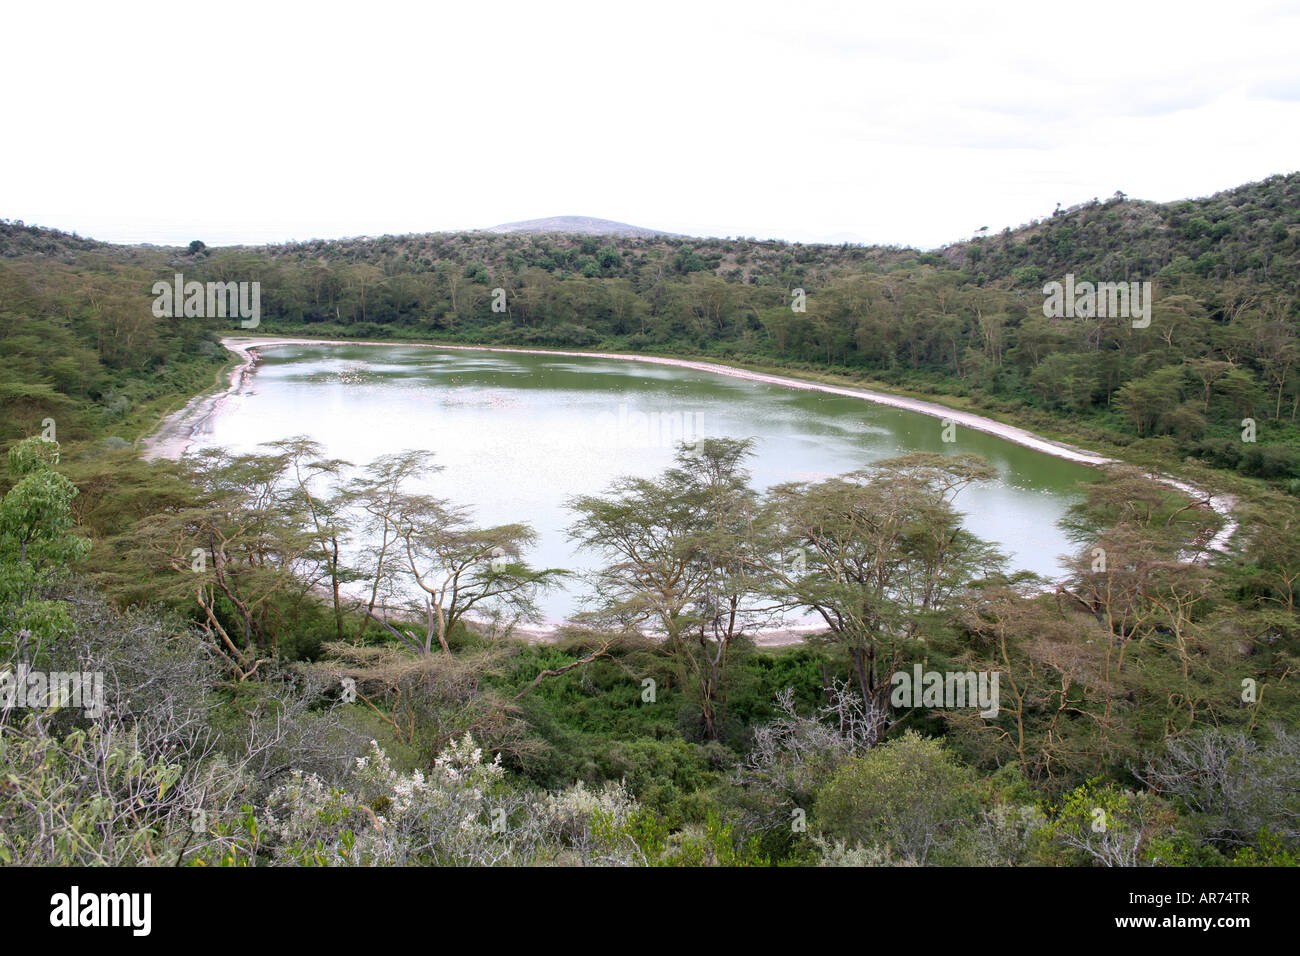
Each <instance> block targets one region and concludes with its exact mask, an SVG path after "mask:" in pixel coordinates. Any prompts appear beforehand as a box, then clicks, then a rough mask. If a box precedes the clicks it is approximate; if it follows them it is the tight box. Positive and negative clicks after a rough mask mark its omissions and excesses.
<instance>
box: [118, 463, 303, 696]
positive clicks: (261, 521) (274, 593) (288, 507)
mask: <svg viewBox="0 0 1300 956" xmlns="http://www.w3.org/2000/svg"><path fill="white" fill-rule="evenodd" d="M289 464H290V458H289V456H288V455H285V454H277V455H258V454H245V455H230V454H229V453H227V452H226V451H224V450H222V449H208V450H205V451H204V452H202V453H201V454H200V455H199V456H197V457H196V459H195V460H194V461H193V474H194V479H195V482H196V484H197V486H198V489H199V500H198V502H197V503H196V504H194V505H193V506H191V507H186V508H181V509H178V510H176V511H171V512H164V513H161V514H158V515H154V516H152V517H150V518H148V519H146V520H145V521H143V522H141V523H140V524H139V525H137V526H136V527H135V528H134V529H132V532H131V536H130V538H131V543H132V548H133V555H134V558H135V559H136V560H138V561H140V562H142V563H143V564H144V565H145V567H146V568H148V569H150V570H152V571H154V572H157V571H159V570H162V569H166V570H167V571H168V572H170V573H167V574H162V575H159V576H158V578H157V582H158V583H157V587H156V590H157V591H158V593H159V594H161V595H164V596H171V597H175V598H184V597H188V596H190V595H192V596H193V599H194V600H195V602H196V603H197V604H198V607H199V612H200V619H199V626H200V627H201V628H202V629H203V630H204V632H205V633H207V634H208V635H209V636H210V637H211V638H212V639H213V642H214V645H215V647H216V649H217V651H218V653H220V654H221V656H222V657H223V659H224V660H225V662H226V663H227V665H228V666H229V667H230V669H231V670H232V672H233V673H234V675H235V676H236V678H237V679H238V680H240V681H243V680H246V679H248V678H249V677H251V676H253V674H254V673H255V672H256V671H257V670H258V668H259V666H260V665H261V664H262V663H264V662H266V661H269V660H271V659H273V658H274V657H275V655H276V653H277V646H278V642H279V637H280V633H281V630H282V629H281V627H280V622H279V621H278V620H277V619H276V614H277V611H278V607H277V603H278V602H279V601H281V600H282V599H289V600H294V599H301V598H302V597H303V596H305V595H306V594H307V593H308V592H309V591H310V589H311V587H312V583H311V581H310V580H309V579H308V578H307V577H306V576H304V575H301V574H300V573H299V572H300V571H301V570H302V567H303V563H304V562H305V561H306V560H307V556H308V555H309V554H310V552H311V550H312V548H313V544H314V540H315V535H314V532H313V531H311V530H310V525H309V518H308V517H307V515H306V513H305V512H304V510H303V507H302V499H301V496H300V495H298V494H297V493H296V492H295V491H294V490H293V489H292V487H291V484H290V483H289V482H288V481H287V480H286V475H287V471H288V469H289Z"/></svg>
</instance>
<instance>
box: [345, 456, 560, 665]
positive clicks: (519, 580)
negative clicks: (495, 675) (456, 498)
mask: <svg viewBox="0 0 1300 956" xmlns="http://www.w3.org/2000/svg"><path fill="white" fill-rule="evenodd" d="M415 460H417V459H414V458H409V459H401V458H398V459H394V460H391V461H389V462H387V463H386V464H383V465H381V467H380V474H381V475H382V476H386V477H383V479H382V480H381V481H380V482H379V483H378V485H377V486H376V488H375V489H374V493H373V494H371V495H370V496H369V497H368V498H367V499H366V502H365V504H364V505H363V507H364V508H365V509H366V510H367V512H368V513H370V514H371V515H372V517H373V519H374V521H375V522H376V523H378V525H380V526H381V527H383V528H385V529H387V531H388V532H390V533H391V539H386V540H385V542H383V543H381V545H379V547H380V548H381V549H382V551H381V552H380V556H379V557H378V559H377V561H376V563H375V565H373V566H372V573H373V574H374V579H373V582H374V583H373V584H372V588H371V594H372V603H371V604H370V605H369V606H368V607H367V611H366V613H367V614H368V616H369V617H370V618H371V619H372V620H374V621H376V622H377V623H378V624H380V625H381V626H382V627H383V628H384V629H385V630H386V631H388V633H389V634H391V635H393V636H394V637H396V638H398V639H399V640H401V641H402V642H403V643H405V644H407V645H408V646H410V647H411V648H413V649H414V650H416V651H417V652H419V653H420V654H430V653H432V651H433V644H434V641H435V640H436V641H437V643H438V646H439V647H440V648H442V651H443V653H444V654H450V653H451V647H450V645H449V644H448V641H447V638H448V635H449V634H450V633H451V632H452V631H453V630H454V629H455V628H456V626H457V625H458V624H460V623H461V622H462V621H464V620H466V618H467V616H471V617H472V616H474V615H475V614H477V613H485V614H490V615H491V616H492V617H493V619H494V620H498V621H499V620H500V619H502V618H504V620H505V628H506V629H507V630H509V629H510V628H512V627H513V626H514V625H515V624H517V623H518V622H519V621H522V620H531V619H534V618H536V616H537V604H536V598H537V594H538V592H539V591H540V590H542V589H544V588H547V587H550V586H552V585H553V584H554V583H555V582H556V580H557V579H558V578H559V577H560V575H561V574H563V572H561V571H559V570H557V569H543V570H535V569H533V568H530V567H529V566H528V564H527V563H526V562H525V561H524V560H523V558H522V555H523V553H524V552H525V551H527V550H528V549H529V548H531V547H532V546H533V545H534V543H535V542H536V540H537V534H536V532H534V531H533V529H532V528H530V527H529V526H528V525H525V524H505V525H497V526H495V527H491V528H480V527H478V526H476V525H474V524H473V523H472V521H471V520H470V512H469V509H467V508H464V507H460V506H456V505H453V504H451V502H449V501H447V500H446V499H445V498H437V497H434V496H432V495H420V494H410V493H406V492H402V491H399V490H397V486H396V485H395V484H394V482H397V481H400V479H401V476H402V475H403V474H406V473H408V471H407V466H408V465H409V464H410V462H412V461H415ZM384 555H386V557H384ZM381 593H385V594H390V595H392V596H393V598H394V599H395V600H396V601H397V602H398V604H399V606H401V607H402V608H403V609H404V610H405V611H407V612H409V613H412V614H415V615H418V616H421V617H423V618H424V635H423V636H422V637H417V636H416V635H415V634H413V633H412V632H411V631H409V630H401V629H399V628H397V627H395V626H394V625H393V624H392V623H391V622H390V621H389V620H388V618H387V616H381V615H380V614H378V613H376V611H377V610H379V608H378V606H377V603H375V602H377V595H379V594H381Z"/></svg>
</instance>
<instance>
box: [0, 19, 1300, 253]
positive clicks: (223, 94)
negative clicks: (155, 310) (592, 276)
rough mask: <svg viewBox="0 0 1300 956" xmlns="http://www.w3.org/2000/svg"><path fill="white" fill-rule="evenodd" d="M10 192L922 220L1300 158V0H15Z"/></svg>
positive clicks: (201, 231)
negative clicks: (450, 0)
mask: <svg viewBox="0 0 1300 956" xmlns="http://www.w3.org/2000/svg"><path fill="white" fill-rule="evenodd" d="M3 22H4V28H3V36H4V52H3V57H4V60H5V70H4V73H5V84H4V92H3V94H2V95H3V103H4V111H3V122H4V127H3V128H4V132H5V135H4V141H3V144H2V146H0V218H9V219H21V220H24V221H26V222H28V223H39V224H41V225H47V226H56V227H58V228H61V229H67V230H75V231H77V232H79V233H80V234H82V235H88V236H93V237H95V238H98V239H105V240H112V241H118V242H156V243H183V242H188V241H189V240H190V239H194V238H199V239H203V240H204V241H206V242H207V243H208V244H209V245H218V244H226V243H232V242H267V241H280V240H288V239H310V238H335V237H340V236H355V235H381V234H384V233H407V232H429V231H437V230H457V229H473V228H482V227H487V226H491V225H494V224H497V223H501V222H507V221H512V220H520V219H532V218H540V217H544V216H556V215H585V216H598V217H601V218H606V219H616V220H620V221H623V222H630V223H634V224H636V225H642V226H650V227H653V228H657V229H664V230H668V231H672V232H684V233H690V234H697V235H717V236H737V235H744V236H756V237H758V238H769V237H780V238H785V239H791V240H802V241H814V240H819V239H820V240H831V241H840V240H843V239H846V238H847V239H851V240H854V241H865V242H883V243H898V244H904V245H916V246H921V247H925V248H929V247H933V246H937V245H940V244H943V243H945V242H948V241H951V240H955V239H960V238H963V237H966V236H969V235H971V234H972V233H973V232H974V231H975V230H976V229H978V228H979V227H981V226H988V227H989V228H990V229H991V230H994V231H996V230H998V229H1001V228H1002V227H1003V226H1008V225H1009V226H1016V225H1018V224H1020V223H1022V222H1025V221H1028V220H1029V219H1032V218H1036V217H1041V216H1044V215H1047V214H1050V213H1051V211H1052V209H1053V208H1054V207H1055V206H1056V204H1057V203H1061V204H1062V205H1066V206H1068V205H1071V204H1073V203H1076V202H1080V201H1083V200H1087V199H1091V198H1092V197H1094V196H1098V197H1103V198H1104V197H1106V196H1109V195H1111V194H1113V193H1114V192H1115V191H1116V190H1123V191H1124V192H1125V193H1127V194H1128V195H1129V196H1131V197H1135V198H1143V199H1153V200H1161V201H1163V200H1172V199H1179V198H1183V197H1190V196H1203V195H1209V194H1210V193H1213V192H1216V191H1218V190H1220V189H1225V188H1229V187H1232V186H1236V185H1239V184H1241V183H1245V182H1249V181H1252V180H1257V179H1262V178H1264V177H1266V176H1269V175H1272V174H1274V173H1286V172H1292V171H1294V170H1296V169H1297V168H1300V3H1298V2H1255V0H1234V2H1232V3H1222V2H1218V3H1199V2H1184V0H1179V2H1160V3H1147V2H1143V0H1125V2H1119V3H1110V2H1102V3H1089V4H1075V3H1071V4H1059V5H1056V4H1051V3H1049V2H1044V0H1031V2H1023V3H1022V2H1006V0H1003V2H997V3H988V4H983V3H977V2H971V0H965V2H952V3H923V2H903V3H883V2H876V3H868V2H865V0H859V2H855V3H845V4H831V3H816V2H809V0H787V2H785V3H781V4H766V3H758V2H753V0H746V2H741V3H734V4H733V3H714V2H710V0H694V2H690V3H675V2H661V0H655V2H650V3H643V4H637V5H635V6H633V5H630V4H624V3H618V2H615V0H604V2H599V3H591V4H586V3H569V2H557V0H544V2H543V0H533V2H527V3H517V4H516V3H494V2H485V0H465V2H462V3H456V4H447V3H440V2H436V0H433V2H418V3H410V4H399V3H386V2H379V0H365V2H354V3H351V4H346V5H338V6H335V5H333V4H326V3H306V4H302V5H297V4H294V5H289V4H280V3H274V2H270V0H262V2H258V3H248V4H244V3H227V2H221V3H206V4H180V3H158V4H144V3H131V2H129V0H127V2H126V3H107V2H103V0H98V2H95V3H92V4H86V5H84V6H79V5H77V4H54V3H20V2H15V3H12V4H9V5H7V7H6V10H5V13H4V21H3Z"/></svg>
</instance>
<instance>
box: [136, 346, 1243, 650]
mask: <svg viewBox="0 0 1300 956" xmlns="http://www.w3.org/2000/svg"><path fill="white" fill-rule="evenodd" d="M221 344H222V345H224V346H225V347H226V348H228V349H229V350H230V351H232V352H234V353H235V354H237V355H238V356H240V358H241V359H242V361H241V362H240V364H239V365H238V366H237V367H235V368H234V369H232V370H231V372H230V376H229V381H230V384H229V386H228V387H227V388H226V390H225V391H223V392H216V393H212V392H209V393H207V394H204V395H200V396H198V397H196V398H194V399H192V400H191V401H190V402H189V403H188V404H187V405H186V406H185V407H184V408H182V409H180V410H179V411H177V412H173V413H172V414H171V415H168V416H167V417H166V418H165V419H164V420H163V421H162V423H161V424H160V425H159V427H158V428H157V429H156V430H155V431H154V432H153V434H152V435H150V436H149V437H147V438H145V439H143V440H142V441H141V445H142V457H144V458H145V459H146V460H153V459H158V458H166V459H170V460H173V461H174V460H176V459H178V458H180V457H181V456H182V455H184V454H185V452H186V451H187V450H188V448H189V446H190V445H191V444H192V443H193V441H194V437H195V435H196V434H197V432H198V429H199V428H200V427H201V426H202V425H203V423H204V422H205V421H207V419H208V418H209V417H211V416H212V415H214V414H216V412H217V411H218V410H219V409H220V408H221V406H222V404H223V403H224V402H225V400H226V398H227V397H228V396H230V395H232V394H235V393H236V392H238V391H239V389H240V388H241V387H242V385H243V383H244V382H245V380H246V379H247V377H248V376H249V374H250V373H251V372H252V370H253V367H254V365H255V364H256V361H257V355H256V353H257V350H259V349H265V348H275V347H276V346H282V345H345V346H351V345H378V346H389V347H393V346H397V347H409V348H431V349H445V350H451V351H461V352H512V353H516V354H523V355H553V356H560V357H570V358H599V359H617V360H619V361H623V362H643V363H645V364H647V365H670V366H673V367H675V368H686V369H692V370H694V371H697V372H709V373H712V374H714V375H727V376H730V377H732V378H739V379H744V380H745V381H749V382H764V383H766V384H769V385H779V386H781V387H783V388H797V389H802V390H804V391H813V392H825V393H827V394H830V395H843V396H846V397H848V398H858V399H862V400H863V401H868V402H874V403H875V404H877V405H886V406H889V407H891V408H901V409H905V410H906V411H911V412H919V413H920V414H922V415H929V416H931V417H932V418H940V419H947V420H949V421H951V422H954V423H956V424H958V425H962V426H965V427H966V428H971V429H974V430H975V431H981V432H986V433H988V434H990V435H994V436H996V437H998V438H1002V439H1004V440H1006V441H1009V442H1014V443H1015V444H1017V445H1023V446H1024V447H1026V448H1032V449H1033V450H1034V451H1038V452H1042V453H1043V454H1045V455H1053V456H1055V457H1056V458H1063V459H1065V460H1066V461H1073V462H1078V463H1079V464H1083V465H1091V466H1093V467H1100V466H1102V465H1110V464H1119V463H1120V460H1119V459H1117V458H1107V457H1105V456H1104V455H1098V454H1096V453H1094V452H1090V451H1085V450H1084V449H1082V448H1075V447H1074V446H1072V445H1067V444H1065V443H1064V442H1056V441H1051V440H1049V439H1046V438H1043V437H1041V436H1039V435H1035V434H1034V433H1033V432H1031V431H1027V430H1025V429H1023V428H1018V427H1016V426H1015V425H1007V424H1004V423H1003V422H999V421H994V420H993V419H991V418H985V417H984V416H982V415H976V414H974V413H973V412H964V411H960V410H958V409H955V408H948V407H947V406H946V405H940V404H938V403H936V402H926V401H922V400H921V399H916V398H906V397H904V396H901V395H891V394H889V393H888V392H877V391H874V390H871V389H866V388H848V387H845V386H841V385H826V384H823V383H821V382H809V381H806V380H804V379H798V378H788V377H786V376H784V375H770V374H768V373H766V372H751V371H748V370H747V369H741V368H733V367H732V366H729V365H718V364H715V363H713V362H697V361H694V360H692V359H679V358H667V357H664V356H658V355H630V354H624V353H618V352H571V351H558V350H552V349H522V348H508V347H502V346H491V345H435V344H433V343H429V342H372V341H356V340H352V339H347V340H343V339H303V338H273V337H265V338H259V337H254V336H233V335H232V336H226V337H224V338H222V340H221ZM1156 477H1157V478H1158V479H1159V480H1160V481H1162V482H1164V483H1165V484H1166V485H1168V486H1169V487H1171V488H1175V489H1177V490H1178V491H1181V492H1183V493H1184V494H1186V495H1188V496H1189V497H1191V498H1194V499H1200V500H1202V501H1205V503H1206V504H1208V505H1209V507H1210V508H1212V509H1213V510H1214V511H1215V512H1216V513H1217V514H1219V515H1220V516H1222V518H1223V522H1224V523H1223V527H1222V528H1221V529H1220V530H1219V532H1218V533H1217V534H1215V535H1214V537H1213V538H1211V539H1210V541H1209V542H1208V543H1207V544H1206V545H1205V547H1204V549H1203V550H1202V551H1201V553H1200V554H1199V555H1198V556H1197V557H1196V558H1195V560H1197V561H1203V560H1205V559H1206V557H1207V556H1208V553H1209V552H1212V551H1217V552H1226V551H1227V550H1228V542H1229V541H1230V540H1231V539H1232V536H1233V535H1234V534H1236V532H1237V520H1236V517H1235V516H1234V514H1233V508H1234V507H1235V505H1236V503H1237V499H1236V498H1235V497H1234V496H1232V495H1210V496H1208V497H1207V496H1206V494H1205V492H1204V491H1202V490H1201V489H1200V488H1197V487H1196V486H1195V485H1192V484H1189V483H1188V482H1184V481H1179V480H1177V479H1175V478H1171V477H1169V476H1167V475H1158V476H1156ZM517 630H518V631H519V632H520V633H523V634H525V635H526V636H528V637H529V638H530V639H534V640H546V639H549V637H550V636H552V635H553V634H554V629H553V628H550V629H545V630H542V629H532V628H518V629H517ZM817 630H818V629H817V628H802V627H800V628H788V629H784V630H780V631H771V632H765V633H764V634H763V635H760V636H759V638H758V641H757V643H759V644H763V645H771V646H775V645H783V644H794V643H798V642H799V641H800V640H801V639H802V635H804V634H807V633H811V632H816V631H817Z"/></svg>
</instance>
